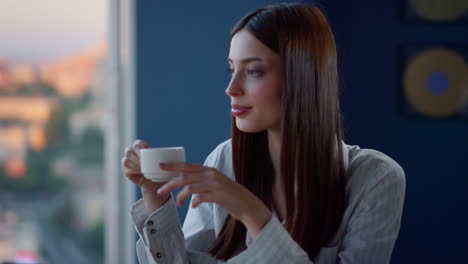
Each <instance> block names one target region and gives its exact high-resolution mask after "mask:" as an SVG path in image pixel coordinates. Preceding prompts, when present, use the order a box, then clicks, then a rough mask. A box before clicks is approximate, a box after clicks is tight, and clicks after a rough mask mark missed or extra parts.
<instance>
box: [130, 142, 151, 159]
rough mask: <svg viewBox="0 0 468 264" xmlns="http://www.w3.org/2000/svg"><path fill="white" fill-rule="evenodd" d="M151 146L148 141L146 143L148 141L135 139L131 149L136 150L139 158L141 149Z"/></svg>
mask: <svg viewBox="0 0 468 264" xmlns="http://www.w3.org/2000/svg"><path fill="white" fill-rule="evenodd" d="M149 147H150V146H149V144H148V143H146V141H143V140H140V139H137V140H135V141H133V144H132V147H131V149H132V150H133V151H134V152H135V154H136V155H137V156H138V158H139V157H140V149H144V148H149Z"/></svg>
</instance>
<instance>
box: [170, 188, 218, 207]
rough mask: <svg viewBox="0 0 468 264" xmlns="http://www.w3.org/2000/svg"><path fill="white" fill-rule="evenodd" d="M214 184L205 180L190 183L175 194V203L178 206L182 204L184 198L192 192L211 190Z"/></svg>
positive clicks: (198, 192)
mask: <svg viewBox="0 0 468 264" xmlns="http://www.w3.org/2000/svg"><path fill="white" fill-rule="evenodd" d="M214 186H215V185H214V184H213V183H212V182H207V183H192V184H189V185H186V186H185V187H184V188H183V189H182V191H180V192H179V194H177V197H176V204H177V205H178V206H181V205H182V204H184V201H185V199H187V198H188V197H190V196H191V195H192V194H197V195H198V194H200V193H205V192H209V191H211V190H213V188H214Z"/></svg>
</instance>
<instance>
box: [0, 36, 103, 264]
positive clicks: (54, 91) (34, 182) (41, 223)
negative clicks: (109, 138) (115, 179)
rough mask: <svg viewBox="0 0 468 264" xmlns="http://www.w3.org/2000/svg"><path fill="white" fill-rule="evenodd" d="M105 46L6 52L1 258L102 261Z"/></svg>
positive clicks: (1, 80) (0, 63)
mask: <svg viewBox="0 0 468 264" xmlns="http://www.w3.org/2000/svg"><path fill="white" fill-rule="evenodd" d="M106 53H107V42H106V41H104V40H103V41H100V42H99V43H96V44H95V45H93V46H92V47H89V48H87V49H85V50H82V51H80V52H77V53H75V54H70V55H67V56H62V57H59V58H56V59H52V60H49V61H42V62H37V61H25V60H22V61H15V60H13V59H9V58H7V57H2V54H0V263H4V262H5V263H7V262H14V263H70V264H72V263H103V256H104V235H103V232H104V224H103V223H104V199H105V197H104V196H105V182H104V178H105V177H104V135H105V129H106V126H107V120H108V118H107V111H106V105H107V103H106V93H108V90H107V89H108V83H109V82H108V80H106V78H108V77H107V76H108V75H107V74H105V71H106ZM65 261H66V262H65Z"/></svg>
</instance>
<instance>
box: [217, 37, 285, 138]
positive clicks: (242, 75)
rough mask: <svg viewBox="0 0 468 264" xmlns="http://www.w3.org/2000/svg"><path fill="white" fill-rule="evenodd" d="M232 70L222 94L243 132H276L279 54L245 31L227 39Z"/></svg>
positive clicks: (279, 104)
mask: <svg viewBox="0 0 468 264" xmlns="http://www.w3.org/2000/svg"><path fill="white" fill-rule="evenodd" d="M228 61H229V65H230V71H231V72H232V77H231V81H230V83H229V85H228V87H227V89H226V94H227V95H228V96H229V97H231V106H232V107H231V113H232V114H233V116H235V119H236V126H237V128H238V129H239V130H241V131H243V132H250V133H253V132H260V131H263V130H271V131H280V128H281V86H282V71H281V65H280V57H279V55H278V54H276V53H275V52H274V51H273V50H271V49H270V48H268V47H267V46H265V45H264V44H263V43H261V42H260V41H259V40H257V39H256V38H255V37H254V35H252V34H251V33H250V32H248V31H247V30H241V31H239V32H237V33H236V34H235V35H234V36H233V38H232V39H231V49H230V51H229V58H228Z"/></svg>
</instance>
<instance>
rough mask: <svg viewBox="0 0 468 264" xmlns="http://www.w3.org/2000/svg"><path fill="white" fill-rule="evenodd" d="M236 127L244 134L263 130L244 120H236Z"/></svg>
mask: <svg viewBox="0 0 468 264" xmlns="http://www.w3.org/2000/svg"><path fill="white" fill-rule="evenodd" d="M236 127H237V129H239V130H240V131H242V132H244V133H258V132H261V131H264V130H265V128H264V127H261V126H259V125H258V124H254V123H253V122H247V121H245V120H236Z"/></svg>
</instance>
